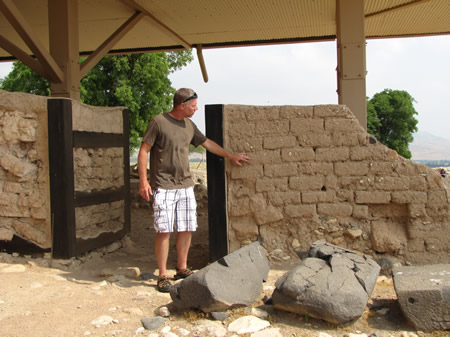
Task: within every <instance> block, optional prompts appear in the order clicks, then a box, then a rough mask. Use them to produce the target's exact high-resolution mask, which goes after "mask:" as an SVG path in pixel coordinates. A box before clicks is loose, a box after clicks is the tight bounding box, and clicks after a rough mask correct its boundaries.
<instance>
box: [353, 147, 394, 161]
mask: <svg viewBox="0 0 450 337" xmlns="http://www.w3.org/2000/svg"><path fill="white" fill-rule="evenodd" d="M385 157H386V147H385V146H384V145H381V144H380V145H367V146H353V147H351V148H350V159H351V160H355V161H360V160H373V161H376V160H380V161H382V160H384V158H385Z"/></svg>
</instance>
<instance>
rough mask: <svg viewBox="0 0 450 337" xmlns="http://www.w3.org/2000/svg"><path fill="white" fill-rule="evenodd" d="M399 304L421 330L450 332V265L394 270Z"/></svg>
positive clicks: (406, 315)
mask: <svg viewBox="0 0 450 337" xmlns="http://www.w3.org/2000/svg"><path fill="white" fill-rule="evenodd" d="M393 278H394V287H395V291H396V292H397V297H398V303H399V304H400V308H401V309H402V312H403V314H404V316H405V317H406V319H407V320H408V321H409V322H410V323H411V324H412V325H413V326H414V328H415V329H417V330H422V331H433V330H450V264H436V265H427V266H409V267H406V266H404V267H397V268H394V270H393Z"/></svg>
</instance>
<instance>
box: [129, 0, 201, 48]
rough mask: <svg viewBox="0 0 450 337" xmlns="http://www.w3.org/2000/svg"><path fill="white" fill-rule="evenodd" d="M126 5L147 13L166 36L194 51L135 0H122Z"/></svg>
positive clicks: (187, 43)
mask: <svg viewBox="0 0 450 337" xmlns="http://www.w3.org/2000/svg"><path fill="white" fill-rule="evenodd" d="M122 1H123V2H124V3H126V4H128V5H129V6H130V7H133V8H135V9H137V10H139V11H141V12H142V13H145V15H146V17H147V18H148V19H149V20H150V21H151V22H152V24H153V25H154V26H155V27H156V28H158V29H159V30H160V31H162V32H163V33H164V34H167V35H168V36H170V37H172V38H173V39H174V40H175V41H177V42H179V43H180V44H181V45H182V46H183V47H184V48H185V49H192V45H191V44H190V43H189V42H187V41H186V40H185V39H183V38H182V37H181V36H180V35H178V34H177V33H176V32H175V31H173V30H172V29H171V28H170V27H167V26H166V25H165V24H164V23H162V22H161V21H160V20H159V19H158V18H157V17H155V16H154V15H153V14H152V13H150V12H149V11H148V10H147V9H146V8H145V7H143V6H141V5H140V4H138V3H137V2H136V1H134V0H122Z"/></svg>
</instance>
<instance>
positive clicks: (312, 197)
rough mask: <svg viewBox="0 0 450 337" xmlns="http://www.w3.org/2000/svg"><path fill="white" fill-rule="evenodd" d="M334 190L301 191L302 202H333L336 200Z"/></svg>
mask: <svg viewBox="0 0 450 337" xmlns="http://www.w3.org/2000/svg"><path fill="white" fill-rule="evenodd" d="M336 200H337V198H336V192H335V191H318V192H303V193H302V202H303V203H305V204H317V203H320V202H334V201H336Z"/></svg>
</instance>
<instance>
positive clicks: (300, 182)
mask: <svg viewBox="0 0 450 337" xmlns="http://www.w3.org/2000/svg"><path fill="white" fill-rule="evenodd" d="M324 183H325V178H324V177H323V176H311V177H308V176H299V177H291V178H289V187H290V188H291V189H292V190H295V191H314V190H316V191H320V190H321V189H322V187H323V186H324Z"/></svg>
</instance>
